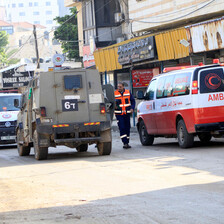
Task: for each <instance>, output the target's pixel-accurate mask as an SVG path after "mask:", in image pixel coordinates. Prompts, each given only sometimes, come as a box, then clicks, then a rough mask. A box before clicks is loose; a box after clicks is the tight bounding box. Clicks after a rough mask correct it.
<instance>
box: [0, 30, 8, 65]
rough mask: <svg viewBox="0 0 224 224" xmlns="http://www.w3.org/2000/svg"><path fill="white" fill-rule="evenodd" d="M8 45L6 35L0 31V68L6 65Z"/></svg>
mask: <svg viewBox="0 0 224 224" xmlns="http://www.w3.org/2000/svg"><path fill="white" fill-rule="evenodd" d="M7 44H8V34H7V33H6V32H5V31H0V66H2V65H4V64H7V55H6V46H7Z"/></svg>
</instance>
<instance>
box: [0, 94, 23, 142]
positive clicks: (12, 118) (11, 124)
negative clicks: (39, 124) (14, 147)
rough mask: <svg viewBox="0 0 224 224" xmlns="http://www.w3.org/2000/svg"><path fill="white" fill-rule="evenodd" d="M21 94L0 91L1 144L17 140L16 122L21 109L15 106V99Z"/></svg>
mask: <svg viewBox="0 0 224 224" xmlns="http://www.w3.org/2000/svg"><path fill="white" fill-rule="evenodd" d="M20 97H21V94H17V93H0V144H12V143H15V142H16V133H15V128H16V122H17V115H18V113H19V109H18V108H16V107H14V100H15V99H20Z"/></svg>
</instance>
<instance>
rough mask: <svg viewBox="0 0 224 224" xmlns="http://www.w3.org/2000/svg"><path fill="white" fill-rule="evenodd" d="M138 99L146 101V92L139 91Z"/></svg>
mask: <svg viewBox="0 0 224 224" xmlns="http://www.w3.org/2000/svg"><path fill="white" fill-rule="evenodd" d="M136 97H137V99H138V100H144V99H145V96H144V92H143V91H142V90H139V91H137V93H136Z"/></svg>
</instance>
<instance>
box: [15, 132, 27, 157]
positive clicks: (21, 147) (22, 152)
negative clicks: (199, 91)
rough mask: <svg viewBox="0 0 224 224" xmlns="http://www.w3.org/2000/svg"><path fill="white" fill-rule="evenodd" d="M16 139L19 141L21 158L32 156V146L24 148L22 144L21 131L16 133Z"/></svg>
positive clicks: (18, 146) (18, 147)
mask: <svg viewBox="0 0 224 224" xmlns="http://www.w3.org/2000/svg"><path fill="white" fill-rule="evenodd" d="M16 139H17V149H18V153H19V156H28V155H29V154H30V146H24V145H22V144H20V143H19V142H20V139H21V131H20V130H18V131H17V133H16Z"/></svg>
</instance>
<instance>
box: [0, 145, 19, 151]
mask: <svg viewBox="0 0 224 224" xmlns="http://www.w3.org/2000/svg"><path fill="white" fill-rule="evenodd" d="M16 148H17V145H15V144H13V145H0V151H1V150H8V149H16Z"/></svg>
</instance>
